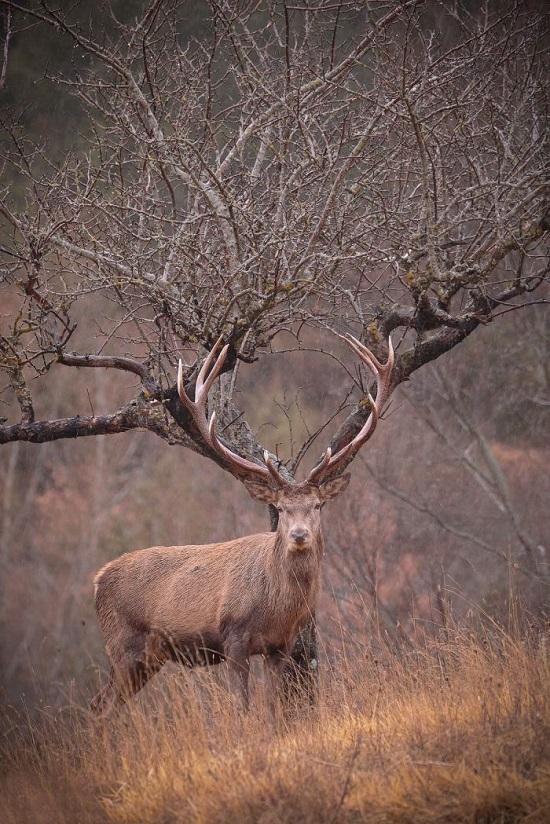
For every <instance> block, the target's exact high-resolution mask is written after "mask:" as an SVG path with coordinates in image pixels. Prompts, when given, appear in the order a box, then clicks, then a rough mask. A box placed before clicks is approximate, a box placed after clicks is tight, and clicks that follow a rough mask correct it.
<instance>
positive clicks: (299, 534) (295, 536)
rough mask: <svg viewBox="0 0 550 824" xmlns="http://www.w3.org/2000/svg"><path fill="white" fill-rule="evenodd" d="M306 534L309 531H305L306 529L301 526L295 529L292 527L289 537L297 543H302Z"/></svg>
mask: <svg viewBox="0 0 550 824" xmlns="http://www.w3.org/2000/svg"><path fill="white" fill-rule="evenodd" d="M308 535H309V532H308V531H307V529H303V528H302V527H297V528H296V529H293V530H292V532H291V533H290V537H291V538H292V540H293V541H296V543H297V544H303V543H304V541H305V540H306V538H307V537H308Z"/></svg>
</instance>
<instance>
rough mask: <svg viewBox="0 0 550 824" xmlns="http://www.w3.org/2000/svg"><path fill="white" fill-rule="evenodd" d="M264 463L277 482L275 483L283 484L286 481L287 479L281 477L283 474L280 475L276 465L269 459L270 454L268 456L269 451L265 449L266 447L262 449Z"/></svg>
mask: <svg viewBox="0 0 550 824" xmlns="http://www.w3.org/2000/svg"><path fill="white" fill-rule="evenodd" d="M264 463H265V465H266V466H267V468H268V470H269V472H270V474H271V476H272V477H273V478H274V480H275V481H276V482H277V484H279V485H282V486H284V485H285V484H287V483H288V481H286V480H285V479H284V478H283V476H282V475H281V473H280V472H279V470H278V469H277V467H276V466H275V464H274V463H273V461H272V460H271V456H270V454H269V452H268V451H267V449H264Z"/></svg>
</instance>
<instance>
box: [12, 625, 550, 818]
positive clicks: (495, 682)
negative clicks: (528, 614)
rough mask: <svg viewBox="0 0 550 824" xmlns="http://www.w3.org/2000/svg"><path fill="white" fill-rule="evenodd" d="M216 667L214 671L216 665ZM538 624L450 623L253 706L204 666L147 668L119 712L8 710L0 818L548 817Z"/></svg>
mask: <svg viewBox="0 0 550 824" xmlns="http://www.w3.org/2000/svg"><path fill="white" fill-rule="evenodd" d="M219 670H220V673H221V671H222V668H219ZM549 676H550V656H549V653H548V650H547V648H546V645H545V642H544V635H539V636H538V637H537V639H531V640H528V639H525V638H523V639H518V638H516V637H514V636H513V635H509V634H504V633H501V632H499V631H497V630H496V629H495V628H494V627H493V629H492V631H491V632H488V631H484V632H478V633H476V634H474V633H471V632H470V633H466V632H464V631H463V632H459V631H454V632H451V633H450V632H446V633H445V637H440V638H439V639H438V640H435V641H434V640H431V641H430V640H426V641H425V642H424V643H423V644H419V646H418V647H417V648H416V649H409V650H407V651H403V650H401V651H394V652H393V653H387V654H385V655H383V656H382V657H380V658H378V659H375V658H374V657H373V656H372V655H369V654H367V653H366V652H364V651H361V650H358V649H353V650H348V652H347V654H346V655H343V656H342V658H341V660H339V661H338V662H337V663H333V664H332V665H329V664H326V665H324V671H323V675H322V678H321V683H320V689H319V700H318V703H317V706H316V707H315V708H313V709H311V710H309V711H307V712H305V714H302V715H298V716H296V715H294V717H289V716H288V714H287V716H286V717H285V718H281V719H279V721H278V722H277V723H276V724H275V723H273V722H271V720H270V719H269V717H268V715H267V713H266V711H265V709H264V701H263V696H262V687H261V681H258V682H257V683H258V684H259V685H258V687H257V689H256V692H255V701H254V705H253V708H252V710H251V711H250V713H249V714H248V715H242V714H241V713H240V712H239V711H238V709H237V708H235V707H234V706H233V705H232V704H231V702H230V700H229V699H228V696H227V694H226V692H225V689H224V688H223V686H222V685H221V683H220V678H219V677H216V675H215V674H214V673H213V672H208V671H203V672H200V673H191V674H185V675H183V674H181V673H179V672H176V671H175V670H173V671H172V672H171V673H170V674H168V675H163V676H160V677H157V683H156V685H152V686H151V687H147V688H146V689H145V690H144V691H143V693H142V695H141V696H140V697H139V699H137V700H136V701H134V702H132V704H131V705H130V706H129V707H127V708H125V709H124V710H123V711H122V712H121V713H120V714H119V715H118V716H117V717H116V718H115V719H114V720H112V721H109V722H102V723H98V722H97V721H94V720H93V719H91V718H90V717H89V716H88V715H87V714H86V712H85V711H84V710H79V709H78V707H77V706H72V707H70V708H69V709H67V710H65V711H63V712H58V713H48V712H47V711H46V710H44V712H43V718H42V719H40V720H39V721H32V722H31V721H28V722H27V723H25V722H24V721H23V720H22V719H21V718H19V720H18V721H17V720H12V726H11V729H7V730H6V734H5V736H4V739H3V746H2V754H1V766H2V775H1V782H2V783H1V787H0V790H1V795H0V808H2V815H1V820H2V822H4V824H26V823H27V822H28V824H46V822H48V824H56V823H57V822H63V824H65V823H66V824H88V822H104V821H106V822H115V823H116V824H137V822H139V824H153V822H154V824H161V823H162V824H172V822H173V823H174V824H176V822H177V823H178V824H179V822H182V824H183V822H185V823H186V822H204V823H205V824H206V822H262V824H275V822H277V824H278V823H279V822H288V823H289V824H290V822H293V823H294V822H312V824H313V822H331V824H333V823H335V822H360V821H365V822H381V823H382V822H384V823H386V822H388V824H389V823H390V822H396V824H397V822H399V824H401V822H403V824H404V823H405V822H407V823H408V824H413V822H414V823H415V824H416V822H438V823H439V822H447V823H448V824H454V823H455V822H472V823H473V822H475V823H476V824H490V822H500V823H501V824H504V822H516V821H525V822H531V823H533V822H550V677H549Z"/></svg>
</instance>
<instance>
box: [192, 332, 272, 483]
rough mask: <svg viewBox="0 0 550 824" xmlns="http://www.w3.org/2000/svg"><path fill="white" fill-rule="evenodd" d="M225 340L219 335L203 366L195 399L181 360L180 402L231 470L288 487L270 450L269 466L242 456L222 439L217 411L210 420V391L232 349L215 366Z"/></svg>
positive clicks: (222, 351)
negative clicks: (186, 380)
mask: <svg viewBox="0 0 550 824" xmlns="http://www.w3.org/2000/svg"><path fill="white" fill-rule="evenodd" d="M222 340H223V339H222V338H221V337H220V338H218V340H217V341H216V343H215V344H214V346H213V347H212V349H211V350H210V352H209V353H208V355H207V357H206V358H205V361H204V363H203V365H202V366H201V369H200V371H199V374H198V376H197V381H196V384H195V400H194V401H192V400H191V399H190V398H189V396H188V395H187V393H186V391H185V387H184V385H183V364H182V362H181V360H180V362H179V365H178V395H179V397H180V401H181V402H182V404H183V405H184V406H185V408H186V409H187V410H188V412H189V413H190V415H191V417H192V418H193V421H194V422H195V425H196V427H197V429H198V430H199V432H200V434H201V436H202V439H203V441H204V443H205V444H207V445H208V446H209V447H210V448H211V449H213V450H214V451H215V452H217V453H218V455H221V456H222V457H223V458H224V461H225V464H226V465H227V468H228V469H229V471H230V472H232V473H233V474H234V473H236V474H237V475H238V476H239V477H242V476H243V475H244V476H246V477H253V478H261V480H263V481H270V480H271V481H274V482H275V483H276V484H277V486H287V485H288V481H286V480H285V478H283V476H282V475H281V474H280V473H279V471H278V470H277V468H276V467H275V465H274V464H273V461H272V460H271V458H270V456H269V453H268V452H267V450H265V451H264V462H265V466H261V465H260V464H257V463H253V462H252V461H249V460H247V459H246V458H242V457H241V456H240V455H237V454H236V453H235V452H232V451H231V450H230V449H228V448H227V447H226V446H225V444H223V443H222V442H221V441H220V439H219V438H218V435H217V433H216V413H215V412H212V415H211V416H210V421H208V419H207V415H206V401H207V398H208V393H209V391H210V389H211V388H212V384H213V383H214V381H215V380H216V378H217V377H218V375H219V374H220V372H221V370H222V368H223V365H224V363H225V359H226V357H227V352H228V350H229V345H228V344H226V345H225V346H224V347H223V348H222V350H221V352H220V353H219V355H218V357H217V358H216V361H215V363H214V365H212V364H213V362H214V358H215V357H216V352H217V351H218V349H219V347H220V344H221V343H222Z"/></svg>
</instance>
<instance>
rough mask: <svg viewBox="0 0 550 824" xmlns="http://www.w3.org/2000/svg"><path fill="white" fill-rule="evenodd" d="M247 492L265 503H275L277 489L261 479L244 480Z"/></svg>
mask: <svg viewBox="0 0 550 824" xmlns="http://www.w3.org/2000/svg"><path fill="white" fill-rule="evenodd" d="M244 485H245V486H246V488H247V490H248V494H249V495H251V496H252V497H253V498H255V499H256V500H257V501H263V502H264V503H265V504H275V503H277V491H276V490H275V489H271V487H270V486H268V485H267V484H263V483H261V481H244Z"/></svg>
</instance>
